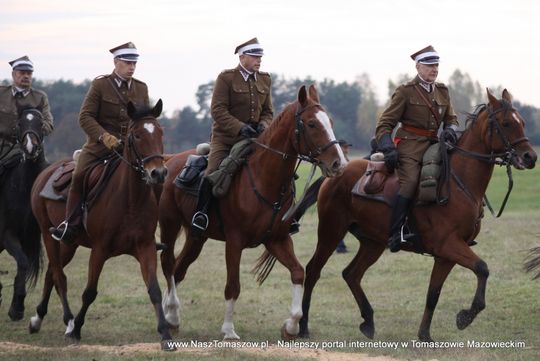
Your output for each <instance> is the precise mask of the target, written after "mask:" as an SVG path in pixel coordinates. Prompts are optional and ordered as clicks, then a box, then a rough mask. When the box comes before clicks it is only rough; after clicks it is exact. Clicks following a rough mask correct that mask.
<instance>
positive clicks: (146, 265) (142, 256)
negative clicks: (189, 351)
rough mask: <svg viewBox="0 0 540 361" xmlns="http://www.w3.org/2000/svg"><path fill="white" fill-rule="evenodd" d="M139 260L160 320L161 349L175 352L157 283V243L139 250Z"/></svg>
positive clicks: (158, 329) (149, 244)
mask: <svg viewBox="0 0 540 361" xmlns="http://www.w3.org/2000/svg"><path fill="white" fill-rule="evenodd" d="M137 260H138V261H139V265H140V267H141V274H142V276H143V280H144V283H145V284H146V287H147V289H148V295H149V296H150V301H151V302H152V305H153V306H154V310H155V312H156V318H157V320H158V327H157V331H158V333H159V334H160V335H161V349H162V350H164V351H173V350H175V349H176V348H175V347H171V346H170V345H169V342H168V341H171V340H172V337H171V334H170V332H169V325H168V323H167V321H166V320H165V314H164V313H163V308H162V306H161V301H162V300H161V290H160V288H159V284H158V281H157V276H156V270H157V255H156V249H155V243H154V242H153V241H152V242H149V243H148V245H147V246H145V247H143V248H139V249H138V253H137Z"/></svg>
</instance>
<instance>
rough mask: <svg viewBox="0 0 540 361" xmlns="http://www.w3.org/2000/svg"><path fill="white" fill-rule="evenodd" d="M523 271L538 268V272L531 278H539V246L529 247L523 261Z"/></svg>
mask: <svg viewBox="0 0 540 361" xmlns="http://www.w3.org/2000/svg"><path fill="white" fill-rule="evenodd" d="M524 268H525V271H527V272H531V271H534V270H537V269H538V271H539V272H538V273H537V274H536V276H534V277H533V280H535V279H537V278H540V246H538V247H534V248H531V249H530V250H529V254H528V255H527V258H526V261H525V267H524Z"/></svg>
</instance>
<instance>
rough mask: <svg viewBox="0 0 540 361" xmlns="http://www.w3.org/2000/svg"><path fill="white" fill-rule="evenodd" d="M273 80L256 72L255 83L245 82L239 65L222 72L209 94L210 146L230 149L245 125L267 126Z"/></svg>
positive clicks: (239, 138)
mask: <svg viewBox="0 0 540 361" xmlns="http://www.w3.org/2000/svg"><path fill="white" fill-rule="evenodd" d="M271 90H272V79H271V78H270V74H268V73H266V72H257V75H256V80H254V79H251V77H250V78H248V81H245V80H244V78H243V77H242V74H241V73H240V65H238V66H237V67H236V68H235V69H228V70H224V71H222V72H221V74H219V76H218V77H217V79H216V83H215V87H214V93H213V95H212V105H211V112H212V118H213V119H214V123H213V126H212V143H220V144H224V145H229V146H232V145H233V144H235V143H236V142H238V141H240V140H242V137H241V136H240V135H239V134H238V133H239V132H240V129H241V128H242V127H243V126H244V125H245V124H247V123H250V124H251V125H255V126H256V125H257V124H258V123H263V124H264V125H265V126H266V127H267V126H268V125H269V124H270V122H271V121H272V119H273V106H272V92H271Z"/></svg>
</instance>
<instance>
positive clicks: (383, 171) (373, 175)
mask: <svg viewBox="0 0 540 361" xmlns="http://www.w3.org/2000/svg"><path fill="white" fill-rule="evenodd" d="M389 175H390V174H389V173H388V169H387V168H386V165H385V164H384V162H374V161H370V162H368V166H367V169H366V173H365V174H364V177H365V183H364V184H365V185H364V192H366V193H367V194H377V193H380V192H382V191H383V189H384V183H385V182H386V178H388V176H389Z"/></svg>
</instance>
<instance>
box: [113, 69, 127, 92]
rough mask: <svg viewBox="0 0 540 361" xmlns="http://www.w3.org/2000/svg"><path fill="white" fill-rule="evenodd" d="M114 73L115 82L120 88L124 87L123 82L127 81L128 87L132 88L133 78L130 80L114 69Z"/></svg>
mask: <svg viewBox="0 0 540 361" xmlns="http://www.w3.org/2000/svg"><path fill="white" fill-rule="evenodd" d="M113 74H114V77H113V78H114V82H115V83H116V85H117V86H118V87H119V88H120V87H122V83H123V82H126V83H127V87H128V89H131V80H132V79H129V80H126V79H124V78H122V77H121V76H120V75H118V74H116V72H114V71H113Z"/></svg>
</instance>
